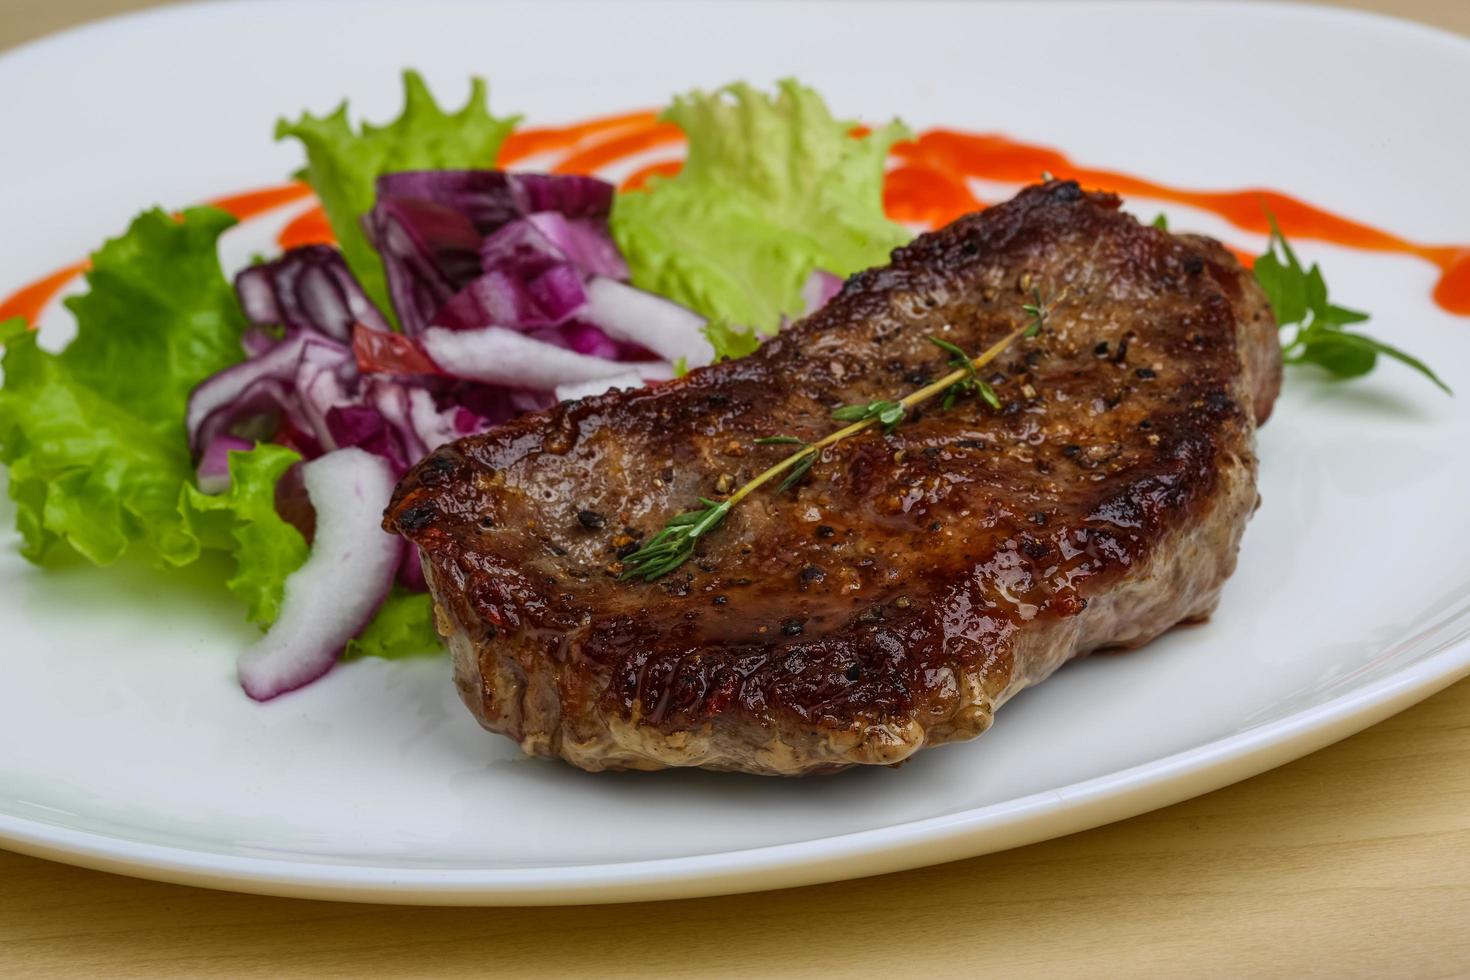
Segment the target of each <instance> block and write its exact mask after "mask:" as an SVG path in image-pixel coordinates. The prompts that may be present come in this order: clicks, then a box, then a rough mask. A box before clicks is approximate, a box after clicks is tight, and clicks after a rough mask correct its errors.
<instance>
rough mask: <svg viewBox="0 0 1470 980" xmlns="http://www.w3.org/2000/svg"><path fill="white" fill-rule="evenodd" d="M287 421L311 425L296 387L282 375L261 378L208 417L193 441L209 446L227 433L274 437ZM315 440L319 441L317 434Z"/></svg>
mask: <svg viewBox="0 0 1470 980" xmlns="http://www.w3.org/2000/svg"><path fill="white" fill-rule="evenodd" d="M283 421H288V422H289V423H290V424H291V425H292V426H293V427H294V428H296V429H302V428H305V427H307V426H306V420H305V418H304V417H303V416H302V414H301V408H300V403H299V401H298V399H297V398H296V392H295V389H294V388H292V386H291V384H290V383H289V382H285V381H281V380H280V379H279V378H272V377H265V378H257V379H256V380H255V381H252V382H251V383H250V384H249V385H247V386H246V387H245V389H244V390H243V391H241V392H240V394H239V396H238V397H237V398H235V400H234V401H231V402H227V403H225V404H224V405H222V406H220V407H219V408H218V409H216V410H215V411H213V412H211V413H210V414H209V415H207V416H205V418H204V421H202V422H200V423H199V427H198V429H197V430H196V431H195V433H194V436H193V441H194V444H195V445H199V446H205V447H208V446H209V444H210V443H212V442H214V441H215V440H216V439H218V438H219V437H220V436H222V435H226V434H231V435H238V436H242V437H244V436H252V437H255V438H259V439H270V438H271V437H272V433H273V430H274V429H276V428H277V427H279V426H280V425H281V424H282V422H283ZM246 430H248V431H246ZM276 441H280V440H279V439H277V440H276ZM312 443H313V444H315V438H314V437H313V439H312Z"/></svg>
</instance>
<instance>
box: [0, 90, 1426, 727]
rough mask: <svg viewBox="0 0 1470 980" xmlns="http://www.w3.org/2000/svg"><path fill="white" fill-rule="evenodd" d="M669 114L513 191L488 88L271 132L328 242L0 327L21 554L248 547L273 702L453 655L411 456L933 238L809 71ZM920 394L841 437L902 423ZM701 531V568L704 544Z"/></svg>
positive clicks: (667, 369)
mask: <svg viewBox="0 0 1470 980" xmlns="http://www.w3.org/2000/svg"><path fill="white" fill-rule="evenodd" d="M663 118H664V119H666V120H667V121H669V122H672V123H674V124H676V125H677V126H679V127H680V128H681V129H682V130H683V131H684V134H685V136H686V138H687V144H688V149H687V158H686V161H685V163H684V165H683V167H682V169H681V170H680V171H679V173H678V174H677V175H675V176H672V177H662V178H654V179H653V180H651V181H650V182H649V183H648V185H647V186H646V187H644V188H640V189H637V190H629V191H618V190H617V189H615V188H614V187H613V186H612V185H611V184H608V183H606V182H604V181H601V180H598V179H596V178H594V177H587V176H578V175H552V174H540V173H519V172H516V173H512V172H505V171H500V170H496V169H494V165H495V160H496V155H497V152H498V151H499V149H500V147H501V144H502V143H503V142H504V140H505V139H506V137H507V136H508V135H510V134H511V132H512V131H513V130H514V128H515V127H516V125H517V124H518V122H519V121H520V120H519V117H514V116H506V117H499V116H496V115H493V114H492V113H491V111H490V109H489V106H488V96H487V90H486V87H485V85H484V83H483V82H482V81H480V80H478V79H476V80H474V81H473V84H472V89H471V94H470V98H469V100H468V101H467V103H466V104H465V105H464V106H463V107H462V108H460V109H459V110H457V111H453V112H449V111H445V110H444V109H443V108H441V107H440V106H439V105H438V104H437V103H436V101H435V100H434V98H433V97H432V95H431V94H430V93H429V91H428V89H427V87H426V86H425V84H424V82H423V80H422V79H421V78H420V77H419V76H418V75H417V74H416V73H414V72H406V73H405V74H404V108H403V111H402V114H401V115H400V116H399V117H398V118H397V119H396V120H394V121H392V122H390V123H388V124H386V125H381V126H376V125H371V124H361V125H357V126H354V124H353V123H352V121H351V118H350V116H349V114H348V110H347V105H346V104H345V103H344V104H343V105H341V106H340V107H339V108H338V109H337V110H336V111H334V112H332V113H331V114H329V115H326V116H314V115H311V114H305V115H303V116H302V117H301V118H300V119H298V120H296V121H294V122H291V121H288V120H282V121H281V122H280V123H279V124H278V126H277V131H276V135H277V138H281V139H294V140H297V141H299V142H300V144H301V145H302V147H303V148H304V150H305V156H306V162H305V166H304V168H303V170H302V172H301V176H302V178H303V179H304V180H305V181H306V182H307V183H308V184H309V185H310V186H311V189H312V190H313V192H314V193H315V195H316V197H317V199H318V200H319V201H320V203H321V205H322V206H323V208H324V210H325V212H326V215H327V217H328V219H329V220H330V224H331V227H332V230H333V233H334V235H335V238H336V242H337V245H336V247H333V246H329V245H311V246H306V247H302V248H294V249H291V250H289V251H287V252H285V253H284V254H281V255H278V256H274V257H260V258H259V259H258V260H257V261H256V262H255V263H253V264H252V265H250V266H249V267H247V268H245V269H242V270H239V271H238V273H237V274H236V275H234V277H233V281H232V280H231V279H230V278H228V277H227V275H226V272H225V270H223V269H222V268H221V266H220V262H219V259H218V256H217V247H218V242H219V238H220V236H221V235H222V234H223V233H224V232H226V231H227V230H228V229H229V228H230V227H231V226H232V225H233V224H234V219H233V218H232V217H230V216H229V215H228V214H226V213H225V212H223V211H220V210H217V209H214V208H208V207H200V208H190V209H186V210H184V211H182V212H180V213H177V214H171V213H168V212H165V211H163V210H158V209H155V210H150V211H147V212H144V213H143V214H141V215H139V216H138V217H137V218H136V219H135V220H134V221H133V223H132V224H131V225H130V227H129V228H128V229H127V230H126V231H125V232H124V233H123V234H122V235H121V236H119V237H117V238H114V239H112V240H110V241H108V242H106V243H105V244H104V245H103V246H102V247H101V248H100V249H99V250H98V251H97V252H96V253H94V254H93V256H92V258H91V264H90V270H89V271H88V273H87V290H86V292H84V293H82V294H80V295H77V296H75V297H72V298H70V299H68V300H67V301H66V305H67V307H68V308H69V309H70V310H71V312H72V313H73V315H74V316H75V318H76V323H77V332H76V336H75V339H74V340H73V341H71V343H70V344H68V345H67V346H66V347H65V348H64V349H63V350H61V351H60V352H57V353H53V352H51V351H48V350H46V349H44V348H43V347H42V346H41V345H40V344H39V343H38V340H37V334H36V332H35V331H32V330H30V329H29V328H28V326H27V324H25V323H24V322H23V321H21V320H19V319H15V320H10V321H8V322H5V323H0V343H3V344H4V347H5V353H4V360H3V367H4V383H3V387H0V462H3V463H4V464H5V465H6V467H8V469H9V486H10V495H11V497H12V498H13V499H14V501H15V504H16V525H17V529H18V531H19V533H20V536H21V539H22V549H23V553H24V555H25V556H26V557H27V558H29V559H30V560H32V561H35V562H38V563H41V562H46V561H49V560H53V559H54V558H56V557H57V556H59V555H61V554H62V553H64V552H67V551H70V552H74V553H76V554H78V555H80V556H82V557H84V558H85V559H87V560H89V561H91V562H93V563H96V564H98V565H107V564H111V563H113V562H115V561H117V560H118V559H119V558H121V557H122V556H124V555H125V554H136V555H141V556H144V557H146V558H148V559H149V560H151V561H153V562H155V563H157V564H160V565H166V566H174V567H179V566H187V565H191V564H193V563H195V562H197V561H198V560H199V559H200V557H201V555H203V554H204V553H205V552H209V551H217V552H223V553H226V554H228V555H230V556H231V557H232V558H233V560H234V572H233V574H232V575H231V576H230V577H229V579H228V580H227V581H226V582H225V585H226V586H227V587H228V588H229V589H230V591H231V592H233V593H234V594H235V595H236V596H238V597H239V599H240V600H241V601H242V602H243V603H244V605H245V609H246V615H247V616H248V618H249V619H250V621H251V622H253V623H256V624H257V625H259V626H260V627H261V628H262V629H263V630H266V633H265V636H264V637H263V638H262V640H261V643H260V644H259V645H257V646H256V647H254V648H252V649H251V650H250V651H247V652H246V653H245V654H244V655H243V656H242V658H241V662H240V672H241V679H242V682H243V684H244V686H245V688H246V690H247V692H248V693H250V694H251V696H253V697H257V698H261V699H264V698H268V697H272V696H274V695H276V694H279V693H282V692H283V691H286V690H291V689H293V688H295V687H298V686H300V685H302V684H304V683H307V682H309V681H310V680H312V679H314V678H315V677H317V676H320V674H322V673H324V672H325V671H326V670H327V669H329V668H330V667H331V665H332V664H333V663H334V662H336V661H337V660H338V659H339V657H340V656H341V655H342V654H343V653H344V652H345V655H346V656H348V657H355V656H380V657H399V656H406V655H410V654H417V653H427V652H433V651H436V650H438V649H439V643H438V639H437V637H436V635H435V631H434V625H433V612H432V605H431V602H430V599H429V596H428V593H427V591H426V589H425V583H424V580H423V575H422V571H421V569H420V565H419V562H418V556H417V554H416V553H413V552H412V551H411V549H409V548H408V547H406V546H405V545H403V544H402V543H401V542H399V540H398V539H397V538H393V537H390V536H388V535H386V534H384V533H382V532H381V531H379V530H378V528H377V514H378V513H380V512H381V509H382V507H383V505H385V504H386V502H387V491H388V490H389V489H391V487H392V485H393V482H394V481H395V480H396V479H397V477H398V476H400V475H401V474H402V473H403V472H405V471H406V469H407V468H408V467H409V466H410V465H412V464H413V463H414V462H416V461H417V460H418V459H420V458H421V457H423V456H424V455H425V454H427V453H428V452H429V451H430V450H432V449H433V448H435V447H436V446H438V445H440V444H442V443H444V442H447V441H450V440H452V439H455V438H458V437H460V436H463V435H467V434H470V433H474V432H479V431H483V430H484V429H486V428H488V427H490V426H493V425H496V424H498V423H501V422H504V421H506V420H508V419H510V418H513V417H515V416H516V415H519V414H520V413H523V412H526V411H530V410H535V409H540V408H545V407H549V406H551V405H553V404H555V403H556V402H557V401H560V400H564V399H571V398H581V397H586V396H588V395H592V394H596V393H599V392H601V391H605V390H608V389H609V388H614V387H639V386H642V385H645V384H648V383H656V382H660V381H664V380H666V379H670V378H673V377H675V376H676V375H679V374H682V373H683V372H684V371H686V370H688V369H690V368H693V367H698V366H700V365H703V364H708V363H710V362H712V361H715V360H719V359H722V358H730V357H740V356H743V355H745V354H748V353H750V352H751V351H753V350H754V349H755V348H756V347H757V346H758V345H759V343H760V339H761V337H762V336H766V335H769V334H772V333H774V332H776V331H777V330H779V329H780V328H781V326H782V325H783V324H785V323H786V322H788V321H790V320H792V319H794V318H799V317H801V316H803V315H805V314H806V313H808V312H810V311H811V310H813V309H815V308H816V307H818V306H820V305H821V304H822V303H824V302H825V301H826V300H827V299H828V298H830V297H831V296H832V295H833V294H834V293H835V291H836V290H837V288H838V287H839V286H840V284H841V281H842V279H843V277H845V276H847V275H850V274H852V273H854V272H856V271H859V270H861V269H864V268H867V267H870V266H873V265H878V264H881V263H883V262H884V261H886V259H887V257H888V254H889V252H890V251H891V250H892V249H893V248H894V247H895V246H897V245H900V244H902V243H903V242H905V241H906V240H907V239H908V238H909V237H910V235H911V232H910V230H909V229H907V228H905V227H904V226H902V225H898V224H895V223H894V222H892V221H889V220H888V219H887V218H886V217H885V216H884V211H883V200H882V188H883V176H884V167H885V162H886V160H887V157H888V151H889V149H890V147H892V145H893V144H894V143H895V142H896V141H899V140H902V139H904V138H905V137H906V136H907V135H908V134H907V130H905V129H904V127H903V126H902V125H901V124H899V123H896V122H895V123H891V124H889V125H887V126H885V127H882V128H880V129H876V130H867V129H861V128H858V127H856V126H855V124H853V123H852V122H849V121H844V120H839V119H835V118H834V117H833V116H832V115H831V113H830V112H829V110H828V108H827V106H826V105H825V104H824V103H823V101H822V100H821V98H820V97H819V96H818V95H817V94H816V93H815V92H813V91H812V90H811V89H808V88H805V87H803V86H801V85H799V84H797V83H796V82H794V81H784V82H781V83H779V85H778V86H777V88H776V90H775V91H774V92H773V93H764V92H760V91H757V90H755V89H753V88H751V87H749V86H747V85H744V84H735V85H731V86H727V87H726V88H723V89H720V90H718V91H715V92H711V93H704V92H694V93H691V94H688V95H685V96H681V97H679V98H677V99H676V100H675V101H674V103H673V105H672V106H670V107H669V108H668V109H667V110H666V112H665V113H664V116H663ZM1257 276H1258V278H1259V280H1260V281H1261V284H1262V286H1263V287H1264V288H1265V289H1266V291H1267V293H1268V295H1269V297H1270V299H1271V301H1272V304H1273V307H1274V308H1275V310H1276V313H1277V316H1278V320H1280V321H1281V326H1282V327H1283V329H1290V330H1292V334H1291V338H1292V339H1291V342H1290V343H1289V344H1288V345H1287V348H1286V349H1287V356H1288V358H1289V359H1291V360H1293V361H1303V362H1314V363H1316V364H1317V365H1318V366H1320V367H1323V368H1326V369H1327V370H1328V371H1330V372H1332V373H1334V374H1337V375H1339V376H1357V375H1360V374H1363V373H1366V371H1367V370H1369V369H1371V368H1372V367H1373V365H1374V363H1375V361H1376V358H1377V355H1378V354H1380V353H1381V354H1385V355H1387V356H1390V357H1393V358H1396V359H1398V360H1400V361H1403V362H1404V363H1405V364H1407V365H1409V366H1410V367H1412V368H1414V369H1416V370H1419V371H1420V372H1421V373H1424V374H1425V375H1427V376H1428V377H1430V379H1431V380H1433V381H1434V382H1435V383H1436V384H1439V385H1440V386H1441V387H1444V385H1443V383H1442V382H1440V381H1439V379H1438V378H1437V377H1435V376H1434V374H1433V372H1432V371H1430V370H1429V368H1427V367H1426V366H1424V365H1423V364H1422V363H1421V362H1419V361H1417V360H1416V359H1414V358H1412V357H1410V356H1409V355H1406V354H1403V353H1402V352H1401V351H1398V350H1397V349H1394V348H1391V347H1389V346H1388V345H1385V344H1382V343H1381V342H1378V341H1374V340H1371V339H1370V338H1367V337H1365V336H1363V335H1360V334H1356V333H1349V332H1347V331H1344V330H1343V329H1342V327H1343V326H1344V325H1347V324H1352V323H1356V322H1358V320H1360V319H1362V318H1363V317H1362V315H1361V314H1357V313H1354V312H1353V311H1350V310H1345V309H1343V308H1341V307H1336V306H1332V305H1331V304H1329V303H1327V300H1326V287H1325V284H1324V283H1323V282H1322V278H1321V274H1320V272H1319V270H1318V269H1317V268H1316V267H1315V266H1313V267H1312V268H1311V270H1310V271H1307V270H1304V269H1303V268H1302V267H1301V266H1300V264H1299V263H1298V262H1297V260H1296V257H1295V255H1294V253H1293V252H1292V251H1291V250H1290V247H1289V246H1288V245H1287V244H1286V242H1285V239H1284V238H1281V237H1280V235H1279V233H1276V234H1275V235H1273V237H1272V240H1271V244H1270V246H1269V249H1268V252H1267V255H1266V256H1264V257H1263V258H1262V260H1261V261H1260V262H1258V264H1257ZM1038 302H1039V301H1038ZM1037 316H1038V317H1040V316H1041V314H1040V313H1038V314H1037ZM951 353H954V354H956V357H957V358H958V359H959V360H957V361H956V362H955V365H954V366H955V367H956V371H957V372H958V373H956V375H955V377H954V378H953V379H952V380H953V382H954V384H953V385H950V386H948V388H947V389H946V391H945V392H943V393H944V394H945V395H946V400H947V401H948V400H950V399H951V396H952V395H953V396H958V395H959V394H964V395H966V396H969V395H975V396H977V397H983V395H984V391H983V390H980V389H979V388H978V387H974V386H973V385H972V383H971V381H970V374H967V373H965V365H968V364H969V363H970V362H969V360H968V354H966V353H965V352H955V351H951ZM961 362H963V363H961ZM970 373H973V372H970ZM982 384H983V383H982ZM966 385H971V387H964V386H966ZM949 388H953V389H954V390H953V391H949V390H948V389H949ZM1446 390H1448V389H1446ZM910 397H913V396H910ZM926 397H927V396H926ZM992 397H993V396H992ZM904 404H906V402H892V403H888V402H885V403H881V404H878V406H877V407H876V408H874V407H873V406H866V407H854V413H850V415H851V417H849V416H838V418H839V420H847V421H855V422H861V425H854V426H849V427H848V428H851V429H856V428H866V427H869V426H874V425H882V426H884V427H890V426H891V425H894V424H897V423H898V422H899V421H901V419H902V416H903V411H902V408H903V405H904ZM859 408H861V409H862V411H863V413H865V414H861V415H858V414H856V413H857V409H859ZM885 411H886V412H887V413H888V415H885V414H884V412H885ZM889 416H891V419H890V417H889ZM843 431H847V430H846V429H844V430H843ZM810 458H811V447H803V448H802V449H801V450H799V451H797V452H796V453H794V454H793V456H792V458H791V460H789V461H788V462H789V464H790V466H791V467H792V468H793V469H800V468H801V467H802V466H803V465H804V464H803V461H804V460H809V459H810ZM805 465H807V466H809V465H810V464H809V462H806V463H805ZM363 501H366V503H363ZM707 503H708V504H709V506H710V507H714V508H719V507H721V506H723V507H724V509H725V511H727V510H728V509H729V506H731V505H732V504H733V501H730V500H726V501H709V502H707ZM723 513H724V511H721V512H720V516H723ZM717 523H718V519H715V520H714V521H710V522H703V523H702V524H700V522H694V521H691V522H686V524H687V525H688V526H689V527H693V526H695V525H696V524H699V526H700V527H701V532H700V533H703V531H704V530H709V529H711V528H713V527H714V526H715V524H717ZM678 527H679V528H683V529H684V530H683V531H681V532H680V534H681V535H682V536H679V535H676V536H679V540H678V541H677V542H674V543H675V544H676V545H677V546H678V548H677V549H676V550H679V553H680V554H682V553H683V550H684V545H685V544H686V543H692V541H693V538H694V537H697V535H691V534H688V533H687V530H688V528H687V527H686V526H685V525H679V526H678ZM686 538H687V539H688V541H687V542H686V540H685V539H686ZM676 557H678V556H677V555H672V554H671V555H654V556H650V560H649V561H647V562H645V563H644V566H643V567H641V568H638V569H637V570H636V572H635V574H636V575H637V576H638V577H640V578H644V579H647V578H653V577H656V574H658V573H659V572H660V571H661V570H662V569H663V568H664V566H665V565H667V563H668V561H669V560H670V559H671V558H676ZM680 560H682V559H680ZM676 563H677V562H676ZM634 565H635V566H636V565H637V563H636V562H635V563H634ZM324 590H325V592H326V594H327V596H328V597H329V598H323V600H322V601H319V602H312V601H311V600H312V598H313V597H314V596H318V595H321V594H322V593H323V591H324Z"/></svg>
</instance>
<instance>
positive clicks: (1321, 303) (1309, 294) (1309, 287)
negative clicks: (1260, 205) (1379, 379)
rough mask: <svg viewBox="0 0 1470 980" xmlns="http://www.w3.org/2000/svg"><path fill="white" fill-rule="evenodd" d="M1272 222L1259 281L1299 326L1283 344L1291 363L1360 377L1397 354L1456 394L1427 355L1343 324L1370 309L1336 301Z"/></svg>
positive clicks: (1280, 321)
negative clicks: (1424, 358) (1419, 355)
mask: <svg viewBox="0 0 1470 980" xmlns="http://www.w3.org/2000/svg"><path fill="white" fill-rule="evenodd" d="M1266 216H1267V218H1268V219H1269V220H1270V222H1271V238H1270V240H1269V241H1268V242H1267V244H1266V251H1265V253H1264V254H1262V255H1261V256H1260V258H1258V259H1256V264H1255V275H1256V282H1258V283H1260V285H1261V289H1262V291H1264V292H1265V294H1266V298H1267V299H1268V300H1269V301H1270V303H1271V312H1272V313H1274V314H1275V315H1276V324H1277V326H1278V327H1279V328H1280V329H1282V330H1288V329H1291V330H1293V332H1292V334H1291V335H1290V339H1288V340H1286V341H1284V342H1283V343H1282V345H1281V356H1282V358H1283V360H1285V361H1286V363H1288V364H1315V365H1317V366H1318V367H1321V368H1325V369H1326V370H1327V371H1328V372H1330V373H1331V374H1332V375H1334V376H1335V377H1339V378H1359V377H1362V376H1363V375H1365V374H1367V373H1368V372H1370V371H1372V370H1373V368H1374V367H1376V366H1377V364H1378V357H1379V355H1383V356H1384V357H1389V358H1392V359H1393V360H1396V361H1398V362H1399V363H1401V364H1404V365H1406V366H1407V367H1409V368H1412V369H1413V370H1415V371H1418V372H1419V373H1420V374H1422V375H1424V377H1426V378H1428V379H1429V380H1430V381H1432V382H1433V383H1434V384H1435V385H1436V386H1438V387H1439V388H1440V389H1441V390H1442V391H1444V393H1445V394H1447V395H1448V394H1453V392H1452V391H1450V388H1449V385H1447V384H1445V383H1444V381H1442V380H1441V379H1440V377H1439V375H1437V374H1435V373H1434V371H1433V370H1432V369H1431V368H1430V367H1429V365H1427V364H1425V363H1424V362H1423V361H1421V360H1419V359H1418V358H1417V357H1414V356H1413V355H1412V354H1408V353H1406V352H1405V351H1402V350H1400V349H1398V348H1397V347H1394V346H1392V345H1390V344H1386V343H1384V342H1383V341H1381V340H1376V339H1374V338H1373V337H1369V336H1367V335H1366V334H1360V333H1352V332H1349V331H1347V330H1344V329H1342V328H1343V327H1345V326H1349V325H1351V324H1354V323H1362V322H1363V321H1364V320H1367V319H1368V314H1367V313H1364V312H1362V311H1360V310H1351V309H1348V308H1347V307H1344V306H1336V305H1334V304H1333V303H1332V302H1331V301H1330V300H1329V299H1328V297H1327V281H1326V279H1324V278H1323V276H1322V269H1321V268H1320V267H1319V266H1318V265H1317V264H1316V263H1315V262H1314V263H1312V266H1311V268H1306V267H1305V266H1303V265H1302V263H1301V260H1300V259H1299V258H1297V255H1296V252H1295V251H1294V250H1293V249H1292V247H1291V243H1289V242H1288V241H1287V240H1286V236H1284V235H1283V234H1282V233H1281V229H1280V228H1279V227H1277V225H1276V218H1275V216H1274V215H1271V214H1270V213H1269V212H1267V215H1266Z"/></svg>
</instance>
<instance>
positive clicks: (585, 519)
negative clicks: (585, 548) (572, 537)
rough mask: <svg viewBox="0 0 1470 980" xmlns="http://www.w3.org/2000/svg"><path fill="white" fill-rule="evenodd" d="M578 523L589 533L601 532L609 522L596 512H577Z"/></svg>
mask: <svg viewBox="0 0 1470 980" xmlns="http://www.w3.org/2000/svg"><path fill="white" fill-rule="evenodd" d="M577 523H578V524H580V525H582V526H583V527H585V528H586V529H587V530H589V531H601V530H602V529H603V527H604V525H606V524H607V520H606V518H604V517H603V516H602V515H601V514H599V513H597V511H595V510H579V511H577Z"/></svg>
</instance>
